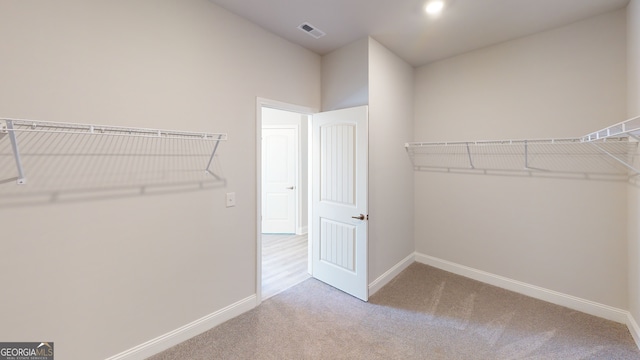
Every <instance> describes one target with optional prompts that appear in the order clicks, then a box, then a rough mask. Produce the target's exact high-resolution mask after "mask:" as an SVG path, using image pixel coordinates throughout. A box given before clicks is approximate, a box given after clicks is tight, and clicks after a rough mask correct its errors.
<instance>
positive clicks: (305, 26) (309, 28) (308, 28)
mask: <svg viewBox="0 0 640 360" xmlns="http://www.w3.org/2000/svg"><path fill="white" fill-rule="evenodd" d="M298 29H300V30H302V31H304V32H306V33H307V34H309V35H311V36H313V37H314V38H316V39H320V38H321V37H323V36H325V35H327V34H325V33H324V31H322V30H320V29H317V28H316V27H315V26H313V25H311V24H309V23H308V22H305V23H302V24H300V25H299V26H298Z"/></svg>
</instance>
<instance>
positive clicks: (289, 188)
mask: <svg viewBox="0 0 640 360" xmlns="http://www.w3.org/2000/svg"><path fill="white" fill-rule="evenodd" d="M295 188H296V187H295V186H288V187H287V190H293V189H295Z"/></svg>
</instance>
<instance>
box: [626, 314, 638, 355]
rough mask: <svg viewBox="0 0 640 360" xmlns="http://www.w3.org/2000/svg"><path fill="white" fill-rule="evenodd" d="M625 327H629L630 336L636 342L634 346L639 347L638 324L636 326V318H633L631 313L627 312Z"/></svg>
mask: <svg viewBox="0 0 640 360" xmlns="http://www.w3.org/2000/svg"><path fill="white" fill-rule="evenodd" d="M627 327H628V328H629V332H630V333H631V337H633V340H635V342H636V346H637V347H638V349H640V326H638V323H637V322H636V319H634V318H633V315H631V313H628V314H627Z"/></svg>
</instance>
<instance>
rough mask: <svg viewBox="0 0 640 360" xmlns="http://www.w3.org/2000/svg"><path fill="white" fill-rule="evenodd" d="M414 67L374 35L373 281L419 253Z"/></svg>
mask: <svg viewBox="0 0 640 360" xmlns="http://www.w3.org/2000/svg"><path fill="white" fill-rule="evenodd" d="M413 70H414V69H413V67H411V66H410V65H408V64H407V63H406V62H405V61H403V60H402V59H400V58H399V57H397V56H396V55H395V54H393V53H392V52H390V51H389V50H388V49H386V48H385V47H384V46H382V45H381V44H380V43H378V42H377V41H375V40H373V39H371V38H370V39H369V261H370V263H369V281H370V282H372V281H374V280H376V279H377V278H378V277H379V276H381V275H382V274H384V273H385V272H386V271H387V270H389V269H390V268H392V267H393V266H394V265H396V264H398V263H399V262H400V261H401V260H403V259H404V258H405V257H407V256H409V255H410V254H412V253H413V252H414V243H413V178H414V175H413V169H412V167H411V162H410V161H409V158H408V157H407V154H406V151H405V150H404V147H403V145H404V143H405V142H407V141H411V139H412V137H413V80H414V71H413Z"/></svg>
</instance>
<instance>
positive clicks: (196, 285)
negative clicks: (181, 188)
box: [0, 0, 321, 360]
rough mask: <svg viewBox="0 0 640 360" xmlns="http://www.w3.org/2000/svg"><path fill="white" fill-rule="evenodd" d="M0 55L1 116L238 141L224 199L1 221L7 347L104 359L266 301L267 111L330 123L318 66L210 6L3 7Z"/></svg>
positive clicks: (168, 199)
mask: <svg viewBox="0 0 640 360" xmlns="http://www.w3.org/2000/svg"><path fill="white" fill-rule="evenodd" d="M0 53H2V56H1V57H2V59H1V60H0V64H1V66H0V79H2V81H0V109H2V110H1V112H2V113H1V114H0V116H4V117H17V118H31V119H42V120H50V121H65V122H88V123H98V124H109V125H123V126H138V127H155V128H169V129H177V130H193V131H209V132H226V133H228V135H229V141H228V142H226V143H224V144H222V146H221V148H220V152H219V154H220V157H219V160H220V161H219V163H220V164H219V165H220V168H221V170H222V173H223V175H224V176H225V178H226V180H227V183H226V186H224V187H222V188H214V189H208V190H202V191H194V192H178V193H169V194H165V195H155V196H134V197H128V198H109V199H106V200H100V201H95V200H91V201H81V202H77V203H66V204H58V203H52V204H42V205H37V206H27V207H19V208H12V207H9V208H6V207H5V208H0V229H2V230H1V231H2V234H1V235H0V238H1V239H2V258H3V259H2V261H0V283H2V291H1V292H0V293H1V294H2V306H1V307H0V318H1V319H2V326H0V339H2V341H40V340H46V341H54V342H55V346H56V352H57V357H56V358H58V357H59V358H60V359H70V360H74V359H87V358H94V359H98V358H105V357H108V356H112V355H115V354H117V353H119V352H121V351H124V350H127V349H129V348H131V347H133V346H136V345H140V344H142V343H144V342H146V341H148V340H150V339H153V338H155V337H157V336H160V335H162V334H165V333H166V332H168V331H172V330H175V329H177V328H179V327H181V326H183V325H185V324H188V323H189V322H191V321H194V320H196V319H199V318H201V317H203V316H205V315H208V314H211V313H213V312H215V311H218V310H220V309H222V308H224V307H226V306H228V305H230V304H233V303H235V302H237V301H239V300H242V299H245V298H247V297H249V296H251V295H252V294H255V290H256V281H255V274H256V268H255V264H256V258H255V247H256V246H255V244H256V234H255V233H256V226H255V224H256V218H255V215H254V214H256V209H255V207H256V185H255V177H256V159H255V154H256V149H255V146H256V145H255V144H256V139H255V134H256V129H255V126H256V125H255V124H256V120H255V116H256V105H255V104H256V96H259V97H263V98H268V99H274V100H279V101H283V102H287V103H293V104H298V105H302V106H307V107H311V108H319V107H320V69H321V62H320V57H319V56H317V55H316V54H313V53H311V52H309V51H306V50H304V49H302V48H300V47H299V46H294V45H292V44H291V43H288V42H286V41H284V40H282V39H280V38H278V37H275V36H273V35H270V34H268V33H266V32H265V31H263V30H262V29H260V28H258V27H257V26H254V25H252V24H250V23H248V22H247V21H245V20H242V19H240V18H238V17H236V16H234V15H231V14H230V13H228V12H226V11H223V10H222V9H220V8H219V7H217V6H215V5H213V4H212V3H211V2H209V1H206V0H153V1H152V0H140V1H125V0H115V1H111V0H109V1H106V0H105V1H90V2H87V1H80V0H60V1H12V0H0ZM0 186H3V187H11V186H16V185H13V184H1V185H0ZM27 186H28V185H27ZM231 191H233V192H236V197H237V206H236V207H233V208H225V206H224V204H225V193H226V192H231Z"/></svg>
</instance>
